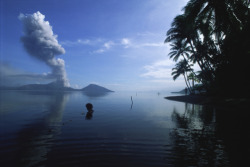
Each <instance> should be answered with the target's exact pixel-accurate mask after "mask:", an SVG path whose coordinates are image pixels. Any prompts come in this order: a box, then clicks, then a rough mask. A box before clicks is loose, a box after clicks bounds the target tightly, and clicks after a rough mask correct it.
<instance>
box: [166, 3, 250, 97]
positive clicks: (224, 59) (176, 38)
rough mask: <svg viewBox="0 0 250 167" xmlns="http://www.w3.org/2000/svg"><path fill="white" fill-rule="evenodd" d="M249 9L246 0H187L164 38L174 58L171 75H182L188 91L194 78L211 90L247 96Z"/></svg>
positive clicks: (191, 88) (204, 87) (249, 85)
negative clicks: (194, 67) (195, 67)
mask: <svg viewBox="0 0 250 167" xmlns="http://www.w3.org/2000/svg"><path fill="white" fill-rule="evenodd" d="M249 12H250V2H249V0H219V1H218V0H190V1H189V2H188V3H187V4H186V6H185V7H184V8H183V14H181V15H177V16H176V17H175V18H174V20H173V22H172V24H171V28H170V29H169V30H168V31H167V38H166V40H165V43H170V46H171V52H170V53H169V56H170V58H171V59H173V60H174V61H175V62H177V63H176V66H175V67H174V68H173V69H172V70H173V72H172V75H173V79H174V80H175V79H177V78H178V77H179V76H180V75H183V76H184V78H185V82H186V85H187V88H188V89H189V91H190V92H194V81H196V82H200V83H201V84H200V85H201V86H202V89H205V90H206V92H207V93H210V94H214V95H231V96H242V95H243V96H249V95H248V93H249V92H250V88H249V87H250V80H249V78H248V71H249V69H248V65H250V63H249V60H248V59H249V57H250V47H249V46H250V33H249V31H250V17H249ZM194 64H197V65H198V66H199V68H200V70H199V71H194V69H193V65H194ZM190 81H191V82H192V84H191V83H190Z"/></svg>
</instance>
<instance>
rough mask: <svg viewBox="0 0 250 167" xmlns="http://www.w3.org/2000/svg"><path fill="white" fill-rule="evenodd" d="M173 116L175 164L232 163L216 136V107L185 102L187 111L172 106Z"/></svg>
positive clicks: (227, 164) (172, 134)
mask: <svg viewBox="0 0 250 167" xmlns="http://www.w3.org/2000/svg"><path fill="white" fill-rule="evenodd" d="M172 119H173V121H174V122H175V123H176V126H177V128H176V129H174V130H173V131H172V132H171V137H172V139H173V141H174V143H173V146H174V154H175V157H176V159H175V160H176V162H175V164H176V166H229V161H228V157H227V154H226V150H225V145H224V143H223V141H222V140H221V139H220V138H218V137H217V136H216V131H215V130H216V114H215V110H214V109H213V108H211V107H208V106H200V105H194V104H188V103H186V104H185V111H184V112H180V111H177V110H176V108H174V109H173V113H172Z"/></svg>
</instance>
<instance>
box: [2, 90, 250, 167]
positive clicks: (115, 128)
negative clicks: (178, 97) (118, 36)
mask: <svg viewBox="0 0 250 167" xmlns="http://www.w3.org/2000/svg"><path fill="white" fill-rule="evenodd" d="M167 95H169V94H167V93H161V94H157V93H156V92H154V93H142V92H137V93H136V92H132V93H131V92H130V93H124V92H123V93H121V92H115V93H109V94H103V95H86V94H83V93H81V92H71V93H70V92H68V93H57V94H53V93H46V92H29V91H23V92H22V91H2V92H1V94H0V98H1V103H0V105H1V106H0V158H1V159H0V160H1V162H0V165H1V166H25V167H29V166H68V167H69V166H88V167H89V166H129V167H131V166H152V167H157V166H233V165H234V164H236V163H238V162H239V161H240V160H241V157H240V156H239V157H237V156H236V155H234V152H235V151H241V150H242V149H238V150H237V148H238V147H237V148H231V147H229V145H231V144H232V142H231V140H227V138H228V136H227V133H226V132H225V135H224V133H221V132H224V129H223V126H221V125H220V121H219V118H220V117H222V116H220V114H218V112H217V110H216V109H214V108H212V107H206V106H200V105H193V104H185V103H181V102H174V101H169V100H166V99H164V97H165V96H167ZM131 96H132V99H133V103H132V101H131ZM88 102H90V103H92V104H93V106H94V108H93V109H94V113H93V115H92V117H91V118H90V117H88V118H87V117H86V114H87V110H86V108H85V104H86V103H88ZM247 133H248V132H247ZM236 136H237V137H236V139H241V138H240V137H239V136H238V135H236ZM236 139H235V140H236ZM233 142H235V141H233ZM236 142H237V143H238V141H236ZM233 144H234V143H233ZM247 149H248V148H247ZM248 151H249V150H248ZM242 152H243V151H242ZM239 154H241V152H237V155H239ZM242 154H243V153H242ZM232 157H236V158H232Z"/></svg>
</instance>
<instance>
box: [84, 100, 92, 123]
mask: <svg viewBox="0 0 250 167" xmlns="http://www.w3.org/2000/svg"><path fill="white" fill-rule="evenodd" d="M86 108H87V110H88V112H87V114H86V117H85V119H91V118H92V117H93V112H94V110H93V105H92V104H91V103H87V104H86Z"/></svg>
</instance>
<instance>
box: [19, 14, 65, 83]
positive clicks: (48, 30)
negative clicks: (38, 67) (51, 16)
mask: <svg viewBox="0 0 250 167" xmlns="http://www.w3.org/2000/svg"><path fill="white" fill-rule="evenodd" d="M18 18H19V20H20V21H21V22H22V23H23V33H24V36H22V37H21V41H22V43H23V45H24V48H25V49H26V51H27V52H28V53H29V54H30V55H31V56H33V57H35V58H37V59H39V60H41V61H43V62H45V63H46V64H47V65H48V66H50V67H51V69H52V74H51V75H52V77H55V78H56V79H57V83H58V84H60V86H66V87H69V82H68V79H67V75H66V71H65V65H64V60H63V59H60V58H57V59H56V58H55V56H57V55H61V54H64V53H65V50H64V48H63V47H62V46H61V45H60V44H59V43H58V41H57V35H55V34H53V31H52V27H51V26H50V24H49V22H48V21H45V20H44V18H45V16H44V15H43V14H41V13H40V12H39V11H38V12H36V13H34V14H27V15H24V14H22V13H21V14H20V15H19V17H18Z"/></svg>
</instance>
